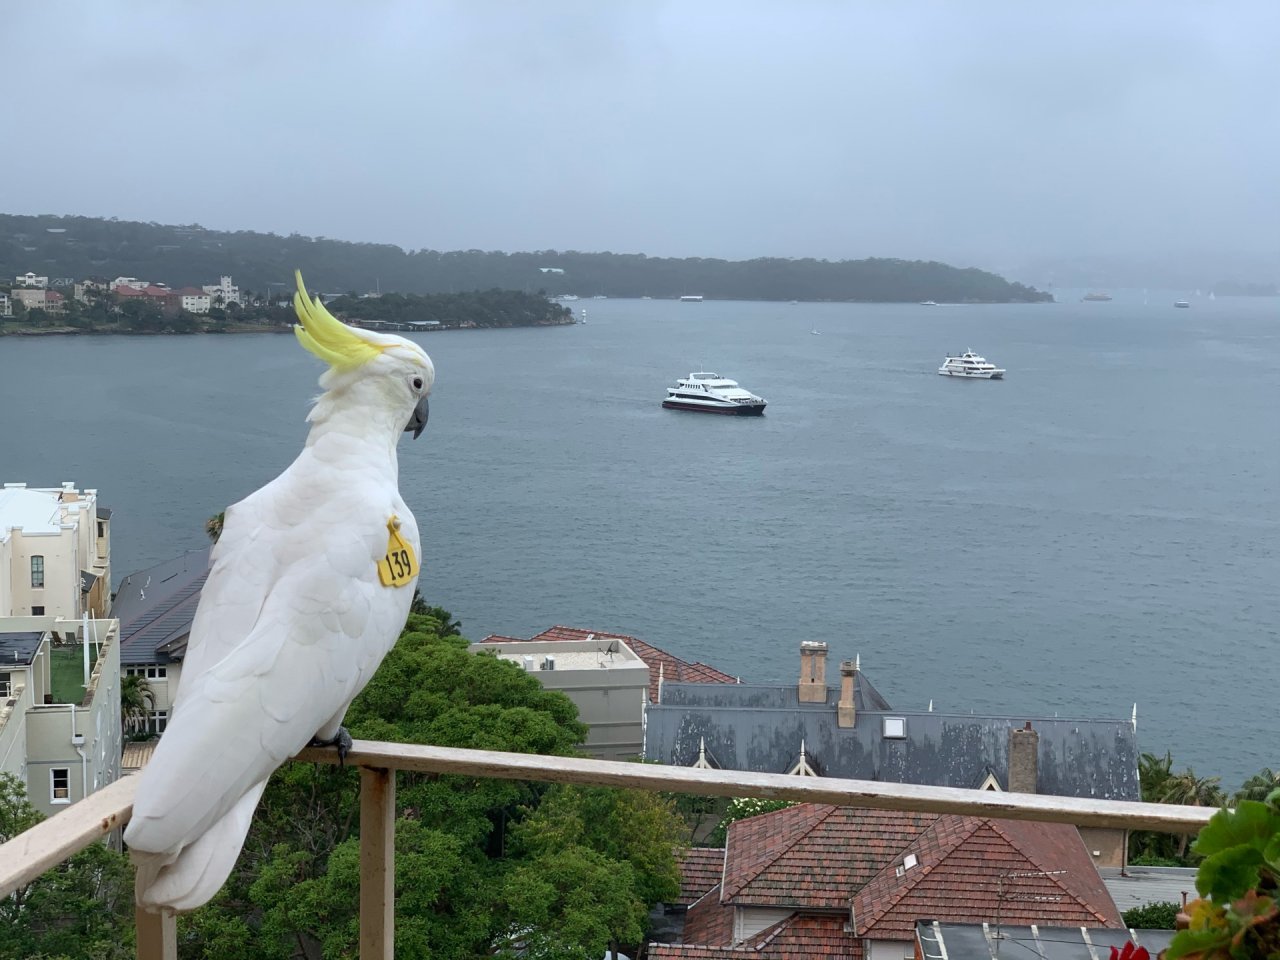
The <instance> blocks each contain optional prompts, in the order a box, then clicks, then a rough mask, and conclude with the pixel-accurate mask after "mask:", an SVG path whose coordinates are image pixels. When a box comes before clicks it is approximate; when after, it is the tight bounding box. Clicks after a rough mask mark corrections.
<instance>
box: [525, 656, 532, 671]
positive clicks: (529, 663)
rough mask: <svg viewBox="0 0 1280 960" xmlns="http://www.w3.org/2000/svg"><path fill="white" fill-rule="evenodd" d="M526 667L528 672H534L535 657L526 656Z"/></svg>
mask: <svg viewBox="0 0 1280 960" xmlns="http://www.w3.org/2000/svg"><path fill="white" fill-rule="evenodd" d="M524 669H525V672H526V673H533V657H525V658H524Z"/></svg>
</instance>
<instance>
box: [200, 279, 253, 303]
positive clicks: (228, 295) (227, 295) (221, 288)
mask: <svg viewBox="0 0 1280 960" xmlns="http://www.w3.org/2000/svg"><path fill="white" fill-rule="evenodd" d="M201 289H202V290H203V291H204V292H205V293H207V294H208V295H209V298H210V300H211V301H212V302H213V306H215V307H218V306H222V307H225V306H226V305H227V304H229V303H235V304H239V305H240V306H244V301H243V300H241V299H240V288H239V287H237V286H236V285H235V284H234V283H232V282H231V278H230V277H222V278H220V279H219V281H218V283H217V285H216V286H204V287H201ZM219 298H221V299H219Z"/></svg>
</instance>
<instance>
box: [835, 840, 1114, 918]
mask: <svg viewBox="0 0 1280 960" xmlns="http://www.w3.org/2000/svg"><path fill="white" fill-rule="evenodd" d="M948 820H951V821H964V822H965V823H964V825H963V826H961V825H959V824H957V826H958V830H953V831H952V833H953V835H952V836H951V837H949V838H942V839H940V842H939V843H938V844H937V845H936V846H935V847H934V848H933V849H932V850H930V849H928V845H927V844H926V845H925V850H924V852H922V853H921V854H919V858H920V863H919V864H918V865H917V866H915V867H912V868H911V869H910V870H907V871H906V872H905V873H904V874H903V876H901V877H898V876H896V867H897V866H898V864H899V863H901V859H900V858H899V859H895V860H894V862H892V863H890V864H887V865H886V867H885V870H884V871H883V872H882V873H881V875H880V876H879V877H877V878H876V879H875V880H874V881H872V882H871V883H869V884H867V886H866V887H864V888H863V889H862V890H861V891H859V892H858V895H857V897H856V898H855V900H854V915H855V916H856V917H857V919H858V932H859V934H860V935H862V936H873V937H875V938H876V939H887V940H907V939H910V938H911V937H912V936H913V935H914V932H915V924H916V921H917V920H919V919H920V918H921V917H933V918H935V919H937V920H940V921H943V922H951V923H965V922H968V923H978V922H981V921H984V920H990V919H992V918H994V917H995V916H997V915H998V916H1000V918H1001V920H1002V922H1005V923H1013V924H1025V925H1030V924H1048V925H1051V926H1090V927H1096V926H1110V927H1121V926H1123V923H1122V922H1121V919H1120V914H1119V911H1117V910H1116V906H1115V903H1114V901H1112V900H1111V897H1110V896H1109V895H1108V894H1107V892H1106V889H1105V888H1104V887H1103V886H1102V881H1101V879H1100V878H1098V871H1097V869H1096V868H1095V867H1094V866H1093V863H1092V862H1091V861H1090V859H1089V853H1088V851H1087V850H1086V849H1085V847H1084V841H1083V840H1081V839H1080V834H1079V832H1078V831H1077V830H1076V829H1075V828H1074V827H1072V826H1070V825H1069V824H1060V823H1041V824H1026V825H1025V826H1026V827H1029V828H1031V829H1032V830H1033V831H1036V832H1041V831H1042V832H1043V833H1045V834H1047V835H1049V837H1050V840H1049V844H1050V845H1055V846H1058V847H1059V848H1060V850H1061V856H1060V857H1058V858H1056V859H1053V860H1051V861H1049V862H1048V863H1047V864H1046V865H1044V866H1042V865H1040V864H1038V863H1037V862H1036V861H1035V860H1034V859H1033V858H1031V857H1030V856H1028V852H1027V851H1026V850H1024V849H1022V848H1021V847H1020V846H1019V845H1018V844H1017V843H1016V842H1014V841H1012V840H1010V838H1009V837H1008V836H1007V835H1006V834H1005V833H1004V832H1003V831H1002V829H1001V828H1002V827H1003V826H1005V825H1006V824H1007V822H1008V821H998V820H982V819H978V818H974V817H951V816H948V817H944V818H942V821H940V822H939V827H940V828H944V821H948ZM1072 841H1074V843H1073V842H1072ZM1032 843H1033V845H1036V846H1038V845H1040V841H1039V840H1038V839H1037V840H1033V841H1032ZM1072 846H1074V847H1075V848H1078V849H1071V847H1072ZM948 847H949V849H948ZM1057 871H1063V872H1062V873H1057ZM1046 873H1050V874H1051V875H1048V876H1046V875H1045V874H1046ZM1090 873H1091V874H1093V876H1094V877H1095V878H1098V879H1097V880H1096V885H1097V887H1098V890H1097V891H1095V892H1094V893H1093V896H1091V897H1089V898H1088V899H1085V898H1084V897H1082V895H1081V893H1079V892H1077V890H1075V889H1072V887H1081V884H1080V883H1079V882H1076V883H1074V884H1072V883H1064V882H1063V881H1064V880H1066V878H1068V877H1087V874H1090ZM1011 875H1012V876H1011ZM1086 885H1087V884H1086Z"/></svg>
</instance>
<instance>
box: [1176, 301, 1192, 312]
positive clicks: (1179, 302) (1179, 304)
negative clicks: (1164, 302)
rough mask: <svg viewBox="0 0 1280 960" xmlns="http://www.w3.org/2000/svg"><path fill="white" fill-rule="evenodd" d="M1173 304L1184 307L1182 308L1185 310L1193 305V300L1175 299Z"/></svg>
mask: <svg viewBox="0 0 1280 960" xmlns="http://www.w3.org/2000/svg"><path fill="white" fill-rule="evenodd" d="M1173 305H1174V306H1175V307H1182V308H1183V309H1184V310H1185V309H1186V308H1187V307H1189V306H1191V301H1190V300H1175V301H1173Z"/></svg>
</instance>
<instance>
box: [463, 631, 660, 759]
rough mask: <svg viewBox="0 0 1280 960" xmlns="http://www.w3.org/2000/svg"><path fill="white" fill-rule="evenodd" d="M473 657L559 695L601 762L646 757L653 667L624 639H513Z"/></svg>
mask: <svg viewBox="0 0 1280 960" xmlns="http://www.w3.org/2000/svg"><path fill="white" fill-rule="evenodd" d="M469 649H470V650H471V652H472V653H479V654H489V655H491V656H496V657H498V658H499V659H500V660H508V661H510V662H512V663H514V664H516V665H517V666H519V667H520V669H521V670H524V671H525V672H527V673H531V674H533V675H534V676H536V677H537V678H538V680H539V681H540V682H541V683H542V685H543V686H544V687H545V688H546V689H548V690H559V691H560V692H561V693H563V694H565V695H566V696H568V698H569V699H570V700H572V701H573V702H574V704H575V705H576V706H577V708H578V719H580V720H581V721H582V722H583V723H585V724H587V725H588V726H589V727H590V731H589V732H588V734H587V741H586V743H585V744H583V748H584V749H585V750H586V752H587V753H588V754H590V755H591V756H593V757H595V758H597V759H599V760H632V759H634V758H635V757H638V756H640V755H641V754H642V753H643V752H644V727H643V723H644V707H645V703H646V701H647V700H648V697H649V667H648V665H647V664H646V663H645V662H644V661H643V660H641V659H640V657H639V656H638V655H637V654H636V653H635V651H633V650H632V649H631V648H630V647H629V646H627V644H626V643H625V642H624V641H623V640H622V639H621V638H619V637H606V636H600V637H597V636H596V635H595V634H591V635H589V638H588V639H586V640H537V639H534V640H511V641H510V642H504V641H503V639H502V638H497V637H491V638H489V639H488V640H487V641H486V642H484V643H473V644H471V646H470V648H469Z"/></svg>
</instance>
